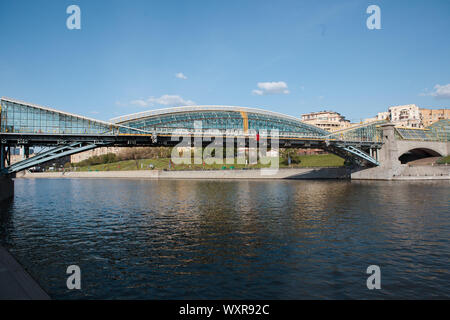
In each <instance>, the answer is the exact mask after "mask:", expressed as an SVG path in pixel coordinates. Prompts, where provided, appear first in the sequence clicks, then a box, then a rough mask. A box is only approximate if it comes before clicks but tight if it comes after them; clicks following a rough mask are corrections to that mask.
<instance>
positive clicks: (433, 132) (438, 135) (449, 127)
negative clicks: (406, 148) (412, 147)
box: [396, 120, 450, 141]
mask: <svg viewBox="0 0 450 320" xmlns="http://www.w3.org/2000/svg"><path fill="white" fill-rule="evenodd" d="M396 130H397V132H398V134H399V135H400V137H401V138H403V139H406V140H427V141H450V120H439V121H437V122H435V123H433V124H432V125H430V126H428V127H427V128H425V129H417V128H401V127H397V128H396Z"/></svg>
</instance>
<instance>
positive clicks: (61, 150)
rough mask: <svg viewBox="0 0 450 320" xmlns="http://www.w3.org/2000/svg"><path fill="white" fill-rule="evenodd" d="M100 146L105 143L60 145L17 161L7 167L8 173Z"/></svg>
mask: <svg viewBox="0 0 450 320" xmlns="http://www.w3.org/2000/svg"><path fill="white" fill-rule="evenodd" d="M99 146H104V144H95V143H86V142H75V143H71V144H68V145H62V146H58V147H56V148H53V149H50V150H48V151H46V152H43V153H40V154H38V155H36V156H34V157H31V158H28V159H25V160H23V161H20V162H17V163H15V164H13V165H12V166H9V167H7V168H6V170H7V172H8V173H14V172H18V171H21V170H25V169H28V168H32V167H35V166H37V165H38V164H41V163H44V162H47V161H50V160H54V159H57V158H61V157H64V156H69V155H72V154H76V153H79V152H83V151H87V150H91V149H95V148H97V147H99Z"/></svg>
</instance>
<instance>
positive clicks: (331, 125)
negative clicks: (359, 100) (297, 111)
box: [301, 111, 350, 132]
mask: <svg viewBox="0 0 450 320" xmlns="http://www.w3.org/2000/svg"><path fill="white" fill-rule="evenodd" d="M301 119H302V121H303V122H305V123H308V124H312V125H315V126H317V127H319V128H322V129H324V130H326V131H330V132H332V131H336V130H340V129H344V128H347V127H350V121H349V120H346V119H345V117H344V116H342V115H341V114H339V113H337V112H335V111H319V112H311V113H306V114H302V118H301Z"/></svg>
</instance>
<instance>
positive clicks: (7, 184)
mask: <svg viewBox="0 0 450 320" xmlns="http://www.w3.org/2000/svg"><path fill="white" fill-rule="evenodd" d="M13 196H14V181H13V180H12V179H11V178H9V177H7V176H0V202H1V201H3V200H7V199H10V198H12V197H13Z"/></svg>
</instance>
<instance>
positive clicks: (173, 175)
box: [17, 167, 350, 180]
mask: <svg viewBox="0 0 450 320" xmlns="http://www.w3.org/2000/svg"><path fill="white" fill-rule="evenodd" d="M22 177H23V178H96V179H104V178H113V179H117V178H128V179H246V180H252V179H258V180H259V179H264V180H267V179H269V180H270V179H349V178H350V170H348V169H346V168H344V167H330V168H295V169H284V168H283V169H278V170H273V171H270V170H268V171H265V170H260V169H251V170H192V171H189V170H185V171H184V170H179V171H164V170H130V171H83V172H38V173H29V172H26V173H21V174H18V175H17V178H22Z"/></svg>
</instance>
